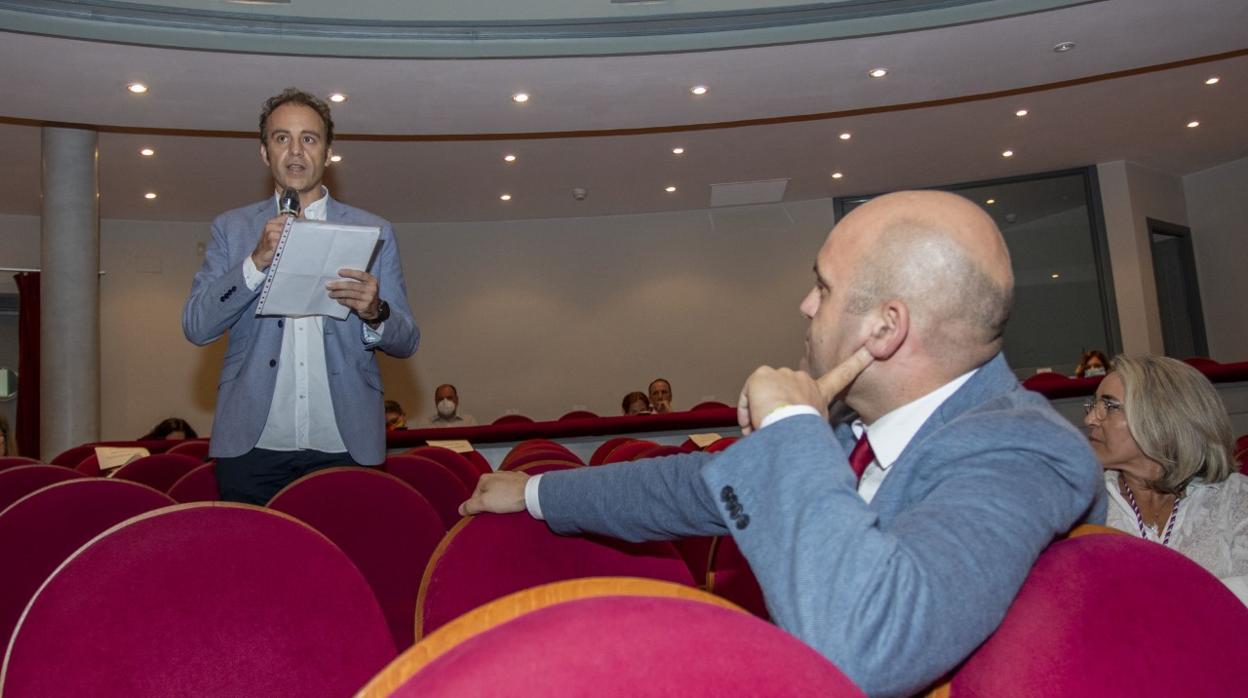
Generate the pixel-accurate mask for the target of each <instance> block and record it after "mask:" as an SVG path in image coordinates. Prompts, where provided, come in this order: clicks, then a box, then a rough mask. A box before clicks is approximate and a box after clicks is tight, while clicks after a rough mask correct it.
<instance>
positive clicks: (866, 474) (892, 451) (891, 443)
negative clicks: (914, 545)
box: [524, 368, 979, 519]
mask: <svg viewBox="0 0 1248 698" xmlns="http://www.w3.org/2000/svg"><path fill="white" fill-rule="evenodd" d="M978 370H979V369H978V368H973V369H971V370H970V371H967V372H966V373H963V374H962V375H960V376H958V377H957V378H954V379H953V380H951V381H949V382H948V383H945V384H944V385H942V386H940V387H939V388H937V389H935V390H933V391H932V392H930V393H928V394H926V395H924V396H923V397H921V398H919V399H917V400H913V401H911V402H908V403H906V404H904V405H902V406H901V407H898V408H896V409H894V410H893V411H891V412H889V413H888V414H886V415H884V416H883V417H880V418H879V419H877V420H875V423H874V424H871V425H867V424H864V423H863V421H862V420H860V419H856V420H854V423H853V424H852V425H850V426H851V428H852V429H853V430H854V436H857V437H861V436H862V433H863V432H864V431H865V432H867V442H868V443H870V444H871V451H872V452H873V453H874V454H875V460H873V461H871V463H870V464H869V465H867V469H866V470H864V471H863V473H862V479H860V480H859V481H858V496H859V497H862V499H863V501H865V502H868V503H870V501H871V500H872V499H874V498H875V493H876V492H878V491H879V489H880V485H882V484H884V478H886V477H888V473H889V470H890V469H891V468H892V467H893V463H895V462H896V461H897V459H898V458H899V457H900V456H901V452H902V451H904V450H906V446H908V445H910V441H911V439H913V438H914V435H915V434H917V433H919V429H920V428H922V426H923V424H924V422H926V421H927V420H928V418H930V417H931V416H932V414H933V413H934V412H935V411H936V410H937V409H938V408H939V407H940V406H941V405H942V404H944V402H945V400H948V399H949V397H950V396H952V395H953V394H954V393H956V392H958V388H961V387H962V386H963V385H965V384H966V382H967V381H968V380H970V379H971V376H973V375H975V372H976V371H978ZM799 414H813V415H816V416H817V415H818V414H819V410H816V409H815V408H813V407H811V406H810V405H789V406H787V407H781V408H780V409H777V410H775V411H773V412H772V413H771V414H769V415H767V416H766V417H765V418H763V421H762V422H760V423H759V425H758V428H759V430H760V431H761V430H763V429H766V428H767V427H769V426H771V425H772V424H775V423H776V422H779V421H780V420H782V419H787V418H789V417H794V416H797V415H799ZM541 477H542V476H541V475H535V476H533V477H531V478H529V480H528V482H526V483H525V485H524V505H525V508H527V509H528V510H529V514H530V515H532V516H533V518H535V519H541V518H543V517H542V507H541V503H540V502H539V500H538V481H539V480H541Z"/></svg>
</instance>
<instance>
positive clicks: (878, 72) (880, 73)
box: [867, 68, 888, 78]
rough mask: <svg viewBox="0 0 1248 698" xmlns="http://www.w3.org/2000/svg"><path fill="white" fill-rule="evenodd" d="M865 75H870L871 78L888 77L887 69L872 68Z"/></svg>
mask: <svg viewBox="0 0 1248 698" xmlns="http://www.w3.org/2000/svg"><path fill="white" fill-rule="evenodd" d="M867 75H870V76H871V77H873V78H882V77H884V76H885V75H888V68H872V69H871V70H868V71H867Z"/></svg>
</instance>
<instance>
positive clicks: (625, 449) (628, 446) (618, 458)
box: [602, 439, 658, 465]
mask: <svg viewBox="0 0 1248 698" xmlns="http://www.w3.org/2000/svg"><path fill="white" fill-rule="evenodd" d="M655 446H658V444H656V443H655V442H653V441H640V440H638V439H632V440H630V441H628V442H627V443H622V444H620V445H619V446H616V447H615V448H613V449H611V452H610V453H608V454H607V457H606V458H605V459H604V460H603V461H602V462H603V464H604V465H605V464H607V463H623V462H625V461H630V460H637V459H638V458H640V457H641V454H643V453H645V452H646V451H649V450H650V449H652V448H654V447H655Z"/></svg>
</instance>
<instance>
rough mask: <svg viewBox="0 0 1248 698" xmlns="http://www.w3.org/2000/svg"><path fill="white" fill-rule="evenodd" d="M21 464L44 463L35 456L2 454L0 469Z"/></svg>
mask: <svg viewBox="0 0 1248 698" xmlns="http://www.w3.org/2000/svg"><path fill="white" fill-rule="evenodd" d="M19 465H43V463H41V462H39V461H37V460H35V459H34V458H27V457H26V456H0V470H5V469H7V468H13V467H16V466H19Z"/></svg>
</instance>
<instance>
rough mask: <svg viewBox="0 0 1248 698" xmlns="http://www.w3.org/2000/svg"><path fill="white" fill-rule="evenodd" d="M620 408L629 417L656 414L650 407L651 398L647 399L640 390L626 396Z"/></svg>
mask: <svg viewBox="0 0 1248 698" xmlns="http://www.w3.org/2000/svg"><path fill="white" fill-rule="evenodd" d="M620 408H621V409H623V410H624V414H626V415H629V416H632V415H635V414H653V413H654V410H653V409H652V408H651V407H650V398H648V397H646V394H645V393H643V392H641V391H639V390H635V391H633V392H631V393H629V394H628V395H625V396H624V402H623V403H621V404H620Z"/></svg>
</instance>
